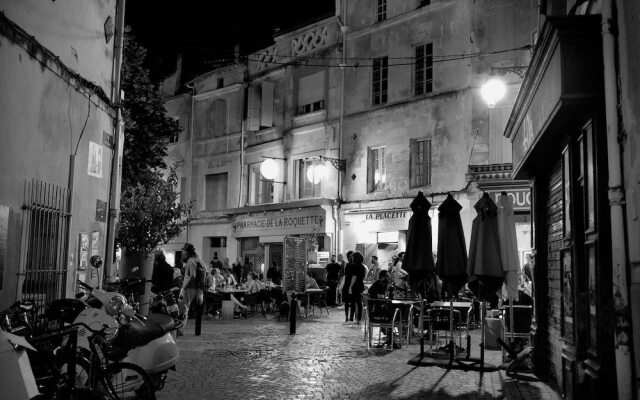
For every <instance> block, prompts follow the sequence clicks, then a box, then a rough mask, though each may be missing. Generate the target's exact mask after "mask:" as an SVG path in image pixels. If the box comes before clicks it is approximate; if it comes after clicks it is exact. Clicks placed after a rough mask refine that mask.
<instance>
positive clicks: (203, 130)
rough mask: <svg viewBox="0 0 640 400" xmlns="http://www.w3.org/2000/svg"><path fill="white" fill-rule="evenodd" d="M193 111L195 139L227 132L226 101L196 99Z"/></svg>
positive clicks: (222, 134)
mask: <svg viewBox="0 0 640 400" xmlns="http://www.w3.org/2000/svg"><path fill="white" fill-rule="evenodd" d="M195 112H196V114H195V119H194V124H195V127H194V128H195V132H196V138H197V139H207V138H212V137H220V136H224V135H226V134H227V103H226V102H225V101H224V100H203V101H198V102H197V103H196V106H195Z"/></svg>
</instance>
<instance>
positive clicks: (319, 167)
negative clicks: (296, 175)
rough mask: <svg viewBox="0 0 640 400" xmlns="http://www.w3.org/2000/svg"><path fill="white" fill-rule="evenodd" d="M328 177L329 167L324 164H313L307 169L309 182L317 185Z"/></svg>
mask: <svg viewBox="0 0 640 400" xmlns="http://www.w3.org/2000/svg"><path fill="white" fill-rule="evenodd" d="M326 176H327V166H326V165H325V163H323V162H319V163H313V165H311V166H310V167H309V168H307V180H309V182H311V183H313V184H314V185H317V184H318V183H320V181H322V179H324V178H325V177H326Z"/></svg>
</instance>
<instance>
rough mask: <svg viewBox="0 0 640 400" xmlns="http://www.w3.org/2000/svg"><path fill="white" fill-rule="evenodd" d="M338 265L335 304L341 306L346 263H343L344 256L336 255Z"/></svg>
mask: <svg viewBox="0 0 640 400" xmlns="http://www.w3.org/2000/svg"><path fill="white" fill-rule="evenodd" d="M338 264H340V272H339V273H338V287H337V288H336V304H337V305H339V306H341V305H342V288H343V287H344V270H345V268H346V266H347V265H346V263H345V262H344V256H343V255H342V254H338Z"/></svg>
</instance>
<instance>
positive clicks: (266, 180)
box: [260, 179, 287, 185]
mask: <svg viewBox="0 0 640 400" xmlns="http://www.w3.org/2000/svg"><path fill="white" fill-rule="evenodd" d="M260 180H261V181H262V182H270V183H281V184H283V185H286V184H287V181H272V180H271V179H260Z"/></svg>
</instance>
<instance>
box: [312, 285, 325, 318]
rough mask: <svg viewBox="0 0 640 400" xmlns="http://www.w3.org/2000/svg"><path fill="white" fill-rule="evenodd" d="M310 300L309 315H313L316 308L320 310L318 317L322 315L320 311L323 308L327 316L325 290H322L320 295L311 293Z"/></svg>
mask: <svg viewBox="0 0 640 400" xmlns="http://www.w3.org/2000/svg"><path fill="white" fill-rule="evenodd" d="M310 297H311V299H310V301H309V302H310V303H311V304H310V307H311V313H312V314H313V315H315V308H316V306H317V307H318V309H319V310H320V315H322V309H323V308H324V309H325V310H326V311H327V315H329V307H327V288H326V287H325V288H322V292H320V293H311V296H310Z"/></svg>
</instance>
